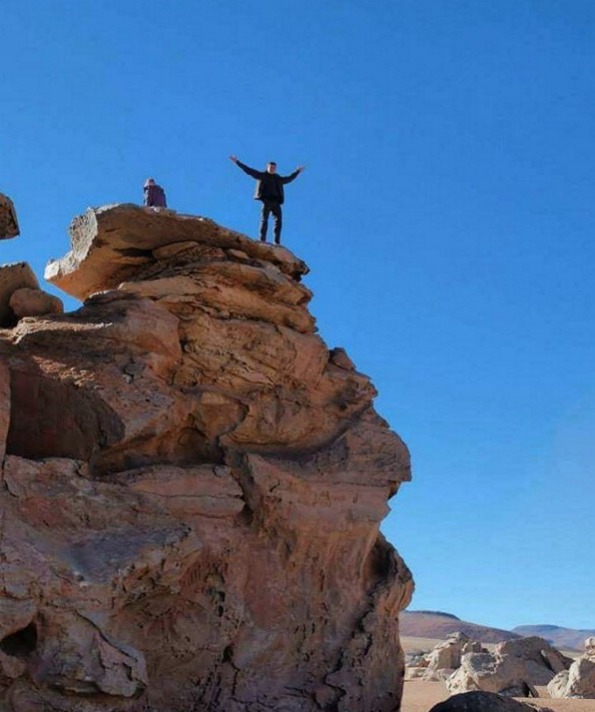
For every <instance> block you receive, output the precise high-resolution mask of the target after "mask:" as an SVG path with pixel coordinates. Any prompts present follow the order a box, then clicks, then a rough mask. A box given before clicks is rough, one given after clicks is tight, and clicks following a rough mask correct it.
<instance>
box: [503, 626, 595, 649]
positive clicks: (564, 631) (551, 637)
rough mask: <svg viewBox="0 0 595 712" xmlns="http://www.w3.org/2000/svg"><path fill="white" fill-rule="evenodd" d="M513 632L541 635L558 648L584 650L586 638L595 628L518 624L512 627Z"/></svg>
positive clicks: (594, 631) (523, 634)
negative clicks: (583, 628)
mask: <svg viewBox="0 0 595 712" xmlns="http://www.w3.org/2000/svg"><path fill="white" fill-rule="evenodd" d="M512 632H513V633H517V634H518V635H522V636H523V637H525V636H529V635H539V636H540V637H541V638H545V639H546V640H547V641H548V642H549V643H551V644H552V645H554V646H555V647H556V648H566V649H569V650H580V651H582V650H583V643H584V642H585V638H588V637H589V636H591V635H595V630H593V629H585V630H575V629H574V628H562V627H561V626H558V625H518V626H517V627H516V628H513V629H512Z"/></svg>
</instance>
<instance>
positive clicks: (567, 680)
mask: <svg viewBox="0 0 595 712" xmlns="http://www.w3.org/2000/svg"><path fill="white" fill-rule="evenodd" d="M547 689H548V692H549V693H550V695H551V696H552V697H578V698H582V699H588V700H595V638H594V637H592V636H590V637H588V638H587V639H586V640H585V652H584V654H583V655H581V656H580V657H579V658H577V659H576V660H574V661H573V663H572V665H571V666H570V667H569V668H568V669H567V670H566V669H565V670H561V671H560V672H559V673H558V674H557V675H556V677H554V678H553V680H551V682H550V683H549V684H548V686H547Z"/></svg>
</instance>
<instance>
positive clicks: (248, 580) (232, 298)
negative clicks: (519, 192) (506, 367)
mask: <svg viewBox="0 0 595 712" xmlns="http://www.w3.org/2000/svg"><path fill="white" fill-rule="evenodd" d="M71 236H72V251H71V252H70V253H69V254H68V255H66V257H64V258H63V259H61V260H58V261H55V262H52V263H51V264H50V265H49V266H48V268H47V272H46V276H47V278H48V279H49V280H50V281H51V282H53V283H54V284H55V285H57V286H58V287H60V288H62V289H63V290H65V291H66V292H68V293H69V294H71V295H73V296H76V297H78V298H80V299H84V300H85V301H84V305H83V306H82V307H81V308H80V309H79V310H78V311H76V312H73V313H68V314H51V315H46V316H43V317H30V318H27V319H22V320H21V321H19V322H18V323H17V324H16V325H15V324H13V325H11V328H10V329H5V330H0V449H1V450H2V452H3V453H4V457H3V459H2V469H1V471H0V510H1V511H2V520H1V521H2V556H3V564H2V567H1V569H0V596H1V603H2V605H1V606H0V709H5V708H6V709H9V710H14V712H28V711H29V710H34V709H35V710H50V709H52V710H54V709H55V710H60V712H116V711H120V710H122V711H126V712H189V711H190V710H192V711H193V712H202V711H203V710H204V711H205V712H206V711H207V710H208V712H223V711H225V712H265V711H267V710H284V712H298V711H299V712H317V711H321V710H331V709H332V710H335V711H336V712H348V711H349V712H351V711H353V710H358V712H394V710H395V709H397V708H398V707H399V703H400V697H401V689H402V679H403V667H404V662H403V654H402V651H401V648H400V644H399V631H398V614H399V612H400V611H401V610H402V609H403V608H404V607H405V606H406V605H407V604H408V602H409V599H410V596H411V592H412V586H413V584H412V581H411V576H410V573H409V571H408V569H407V567H406V566H405V564H404V563H403V561H402V560H401V558H400V557H399V555H398V554H397V552H396V551H395V550H394V549H393V547H392V546H391V545H390V544H388V543H387V542H386V540H385V539H384V538H383V536H382V534H381V533H380V531H379V526H380V522H381V520H382V519H383V518H384V516H385V515H386V513H387V510H388V508H387V501H388V499H389V498H390V497H391V496H393V495H394V494H395V493H396V492H397V490H398V488H399V486H400V484H401V483H402V482H404V481H407V480H408V479H409V478H410V473H409V455H408V452H407V448H406V447H405V445H404V444H403V442H402V441H401V440H400V439H399V437H398V436H397V435H396V434H395V433H393V432H392V431H391V430H390V429H389V428H388V426H387V424H386V423H385V422H384V421H383V420H382V419H381V418H380V417H379V416H378V415H377V413H376V412H375V411H374V409H373V399H374V397H375V395H376V391H375V389H374V387H373V385H372V384H371V382H370V380H369V379H368V378H367V377H366V376H364V375H363V374H361V373H359V372H358V371H357V369H356V367H355V366H354V364H353V363H352V362H351V360H350V359H349V358H348V356H347V355H346V354H345V353H344V352H343V351H342V350H341V349H338V350H329V349H328V347H327V346H326V344H325V343H324V341H323V340H322V339H321V338H320V336H319V335H318V334H317V333H316V327H315V322H314V318H313V317H312V315H311V314H310V313H309V311H308V308H307V304H308V301H309V300H310V298H311V296H312V295H311V293H310V291H309V290H308V289H307V288H306V287H305V286H304V285H303V284H301V282H300V280H301V277H302V276H303V275H304V274H306V273H307V267H306V265H305V264H304V263H303V262H302V261H301V260H299V259H297V258H296V257H295V256H294V255H293V254H292V253H290V252H289V251H288V250H286V249H284V248H282V247H274V246H272V245H267V244H264V243H259V242H256V241H253V240H250V239H249V238H246V237H244V236H242V235H240V234H238V233H234V232H233V231H230V230H227V229H225V228H223V227H220V226H218V225H216V224H215V223H213V222H212V221H210V220H206V219H203V218H196V217H190V216H180V215H175V214H173V213H169V212H156V211H151V210H148V209H147V210H146V209H143V208H140V207H136V206H112V207H108V208H105V209H96V210H90V211H88V212H87V213H86V214H85V215H84V216H81V217H80V218H77V219H75V220H74V222H73V224H72V227H71ZM20 286H26V285H20ZM13 291H15V290H13Z"/></svg>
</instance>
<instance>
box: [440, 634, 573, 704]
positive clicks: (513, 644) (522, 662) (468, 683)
mask: <svg viewBox="0 0 595 712" xmlns="http://www.w3.org/2000/svg"><path fill="white" fill-rule="evenodd" d="M571 662H572V660H571V659H570V658H567V657H566V656H564V655H562V653H560V652H559V651H558V650H556V649H555V648H553V647H552V646H551V645H550V644H549V643H548V642H547V641H546V640H544V639H543V638H538V637H533V638H520V639H519V640H507V641H505V642H503V643H500V644H498V645H496V646H495V648H494V650H493V651H492V652H485V653H469V654H467V655H463V656H462V659H461V666H460V668H459V669H458V670H457V671H456V672H455V673H453V674H452V675H451V676H450V677H449V678H448V680H447V681H446V686H447V688H448V689H449V691H450V692H451V693H458V692H468V691H472V690H481V691H485V692H494V693H498V694H501V695H506V696H509V697H537V696H538V695H537V692H536V690H535V686H536V685H547V684H548V683H549V682H550V680H551V679H552V678H553V677H554V676H555V675H556V674H557V673H558V672H560V671H561V670H565V669H567V668H568V667H569V666H570V663H571Z"/></svg>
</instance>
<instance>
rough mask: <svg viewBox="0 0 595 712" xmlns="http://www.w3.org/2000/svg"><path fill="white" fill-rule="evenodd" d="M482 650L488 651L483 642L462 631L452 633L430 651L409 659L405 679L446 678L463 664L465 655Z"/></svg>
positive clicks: (429, 679)
mask: <svg viewBox="0 0 595 712" xmlns="http://www.w3.org/2000/svg"><path fill="white" fill-rule="evenodd" d="M481 652H487V651H486V650H485V648H484V647H483V646H482V645H481V643H478V642H477V641H472V640H469V638H468V636H467V635H465V633H462V632H460V631H459V632H456V633H451V634H450V635H449V636H448V638H447V639H446V640H445V641H443V642H442V643H439V644H438V645H436V646H435V647H434V648H433V650H431V651H430V652H429V653H426V654H425V655H419V656H415V658H413V659H412V660H411V661H409V662H408V664H407V668H406V670H405V679H406V680H414V679H416V678H421V679H422V680H426V681H439V680H446V679H447V678H448V677H450V676H451V675H452V674H453V672H455V670H457V669H458V668H459V667H460V666H461V659H462V656H463V655H466V654H467V653H481Z"/></svg>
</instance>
